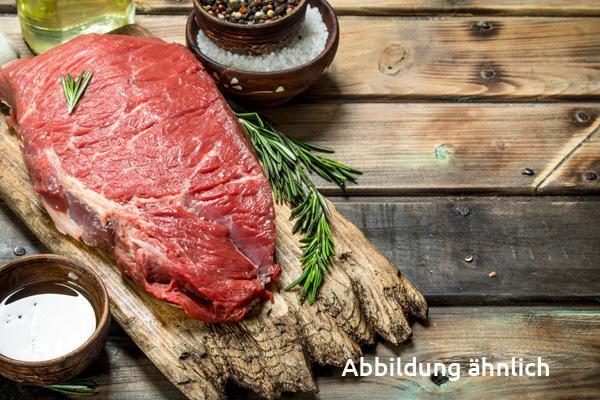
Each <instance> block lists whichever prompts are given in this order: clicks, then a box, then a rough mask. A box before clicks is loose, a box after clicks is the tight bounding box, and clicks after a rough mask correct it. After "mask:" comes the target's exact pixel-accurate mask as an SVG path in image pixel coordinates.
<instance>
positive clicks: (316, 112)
mask: <svg viewBox="0 0 600 400" xmlns="http://www.w3.org/2000/svg"><path fill="white" fill-rule="evenodd" d="M331 3H332V5H333V6H334V7H335V8H336V10H337V11H338V13H339V14H340V25H341V39H340V48H339V51H338V55H337V58H336V60H335V62H334V64H333V66H332V68H331V70H330V72H329V73H328V75H327V76H326V77H324V78H323V79H322V80H321V81H320V82H319V83H318V84H317V85H316V86H315V87H314V88H312V89H311V90H310V91H309V92H308V93H307V94H306V95H304V96H302V98H300V99H298V100H297V101H295V102H294V103H293V104H291V105H288V106H285V107H281V108H278V109H274V110H268V111H267V114H268V115H269V116H270V117H271V119H273V120H274V121H275V122H276V123H277V125H278V126H279V127H280V128H281V129H282V130H283V131H285V132H288V133H290V134H292V135H294V136H297V137H300V138H303V139H307V140H310V141H312V142H314V143H319V144H326V145H328V146H331V147H334V148H335V149H336V150H337V157H338V158H339V159H340V160H342V161H344V162H347V163H349V164H351V165H353V166H356V167H358V168H360V169H362V170H363V171H364V172H365V175H364V177H362V178H361V180H360V185H358V186H353V187H351V188H350V189H349V191H348V193H347V194H348V196H346V197H342V195H343V193H341V192H340V191H339V190H338V189H337V188H335V187H333V186H331V185H327V184H324V183H323V182H320V183H319V185H320V187H321V188H322V189H323V191H324V192H325V193H327V194H328V195H329V196H330V198H331V199H332V200H333V201H334V203H335V204H336V206H337V208H338V209H339V210H340V211H341V212H342V213H343V214H345V215H346V216H347V217H348V218H349V219H350V220H351V221H353V222H354V223H355V224H356V225H357V226H358V227H359V228H361V229H362V230H363V231H364V232H365V233H366V235H367V236H368V237H369V238H370V239H371V240H372V241H373V243H375V245H376V246H378V247H379V248H380V249H381V250H382V251H383V252H384V253H385V254H386V255H387V256H388V257H389V258H390V259H391V260H392V261H393V262H394V263H396V264H397V265H398V266H399V268H400V269H401V270H402V271H403V272H404V273H405V274H406V275H407V276H408V278H409V279H410V280H411V281H412V282H413V283H414V284H415V285H416V286H417V287H418V288H419V289H420V290H421V291H422V292H423V293H424V294H425V295H426V297H427V299H428V301H429V303H430V304H431V305H432V307H431V313H430V320H429V323H428V324H424V325H419V324H417V325H415V326H414V338H413V339H412V341H410V342H409V343H407V344H405V345H402V346H399V347H392V346H389V345H383V344H380V345H378V346H376V347H375V348H373V349H370V350H369V351H368V352H367V353H368V354H367V355H368V357H374V356H380V357H389V356H394V355H400V356H402V357H403V358H404V357H406V358H411V357H412V356H416V357H417V358H418V360H419V361H437V360H439V361H463V362H467V361H468V360H469V358H472V357H480V356H482V355H485V356H488V357H491V358H493V359H496V360H498V361H503V360H505V359H509V358H510V357H512V356H522V357H525V358H533V357H535V356H541V357H543V358H544V359H545V361H547V362H549V364H550V368H551V375H550V377H548V378H505V377H501V378H490V377H487V378H483V377H482V378H471V377H463V378H462V379H460V380H459V381H456V382H446V383H442V384H437V383H434V382H433V381H432V380H431V379H429V378H402V379H401V378H390V377H381V378H375V377H373V378H361V379H352V378H341V377H340V373H341V371H340V370H338V369H334V368H320V369H317V370H316V371H315V373H316V376H317V383H318V384H319V387H320V393H318V394H315V395H296V396H291V397H293V398H308V399H310V398H320V399H332V398H333V399H335V398H339V399H346V398H353V399H389V398H394V397H396V398H397V397H402V396H406V397H407V398H418V399H429V398H440V397H441V398H448V399H481V398H531V399H534V398H535V399H537V398H540V399H542V398H543V399H555V398H557V399H558V398H562V399H597V398H600V372H599V371H600V306H599V304H598V300H599V299H600V207H599V206H600V197H598V196H597V195H598V194H599V193H600V133H599V131H600V1H597V0H570V1H563V0H507V1H501V2H500V1H499V2H489V1H485V0H464V1H456V0H382V1H377V2H371V1H364V0H363V1H359V0H332V1H331ZM492 3H493V4H492ZM190 8H191V1H189V0H181V1H179V0H144V1H139V2H138V18H137V21H138V23H139V24H140V25H142V26H144V27H145V28H148V29H150V30H151V31H152V32H153V33H155V34H157V35H158V36H160V37H162V38H163V39H165V40H168V41H176V42H180V43H183V42H184V23H185V19H186V14H187V13H188V12H189V10H190ZM15 12H16V11H15V6H14V1H10V0H0V30H2V31H3V32H5V33H7V34H8V35H9V37H10V38H11V39H13V41H14V42H15V43H16V44H18V45H19V47H20V50H21V51H22V53H23V54H28V50H27V48H26V46H25V45H24V43H23V42H22V40H21V37H20V33H19V25H18V19H17V17H16V15H15ZM525 169H529V170H530V171H531V172H533V174H529V175H528V174H523V171H524V170H525ZM42 251H44V249H43V248H42V246H41V245H40V244H39V243H38V242H37V241H36V239H35V238H34V237H32V236H31V235H30V234H29V233H28V232H27V231H26V229H25V228H23V227H22V225H21V224H20V223H19V222H18V221H17V219H16V218H15V217H14V216H13V215H12V214H11V212H10V211H9V210H8V209H7V208H6V207H5V206H4V205H0V261H7V260H9V259H13V258H15V257H17V255H19V254H23V253H24V252H25V253H27V254H33V253H36V252H42ZM468 261H470V262H468ZM492 271H494V272H496V277H495V278H490V277H489V276H488V273H490V272H492ZM90 373H93V374H95V375H97V376H98V382H99V383H100V387H99V392H100V393H99V395H98V396H96V398H98V399H102V400H117V399H118V400H134V399H135V400H137V399H139V400H141V399H144V400H146V399H169V400H171V399H181V398H182V397H181V395H180V393H179V391H178V389H177V388H176V387H175V386H173V385H172V384H171V383H169V382H168V381H167V380H166V379H165V378H164V377H163V376H162V375H161V374H160V372H158V370H157V369H156V368H155V367H154V366H153V365H152V364H151V363H150V362H149V361H148V360H147V359H146V358H145V356H144V355H143V354H142V353H141V352H140V351H139V350H138V349H137V348H136V346H135V345H134V344H133V343H132V342H131V340H129V338H128V337H127V336H125V335H124V334H123V332H122V331H121V330H120V328H119V327H118V326H114V327H113V331H112V334H111V336H110V339H109V342H108V345H107V347H106V351H105V353H104V354H103V356H102V358H101V359H100V360H99V361H98V362H97V363H96V365H94V367H93V369H92V371H90ZM438 383H439V382H438ZM228 393H229V395H230V398H247V397H248V396H249V393H248V392H246V391H244V390H242V389H240V388H236V387H233V386H232V387H231V388H230V389H229V391H228ZM0 398H2V399H57V398H58V397H57V396H54V395H52V394H47V393H46V392H43V391H42V392H40V391H38V390H32V389H28V388H20V387H16V386H14V385H13V384H11V383H9V382H6V381H2V380H0Z"/></svg>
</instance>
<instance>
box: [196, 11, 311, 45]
mask: <svg viewBox="0 0 600 400" xmlns="http://www.w3.org/2000/svg"><path fill="white" fill-rule="evenodd" d="M194 11H195V19H196V23H197V24H198V26H199V27H200V28H201V29H202V30H203V31H204V34H205V35H206V36H208V37H209V38H210V39H211V40H212V41H213V42H215V43H216V44H217V45H218V46H220V47H222V48H224V49H227V50H229V51H232V52H234V53H240V54H255V55H256V54H264V53H270V52H272V51H275V50H277V49H280V48H282V47H284V46H285V45H287V44H288V43H289V42H290V40H292V38H293V37H294V35H295V34H296V32H298V29H300V26H301V25H302V22H304V16H305V15H306V0H301V2H300V3H299V4H298V6H297V7H296V9H295V10H294V12H293V13H291V14H288V15H286V16H284V17H283V18H280V19H278V20H275V21H273V22H270V23H261V24H253V25H244V24H236V23H233V22H229V21H225V20H220V19H218V18H216V17H215V16H213V15H210V14H209V13H208V12H207V11H206V10H205V9H204V8H202V6H201V5H200V0H194Z"/></svg>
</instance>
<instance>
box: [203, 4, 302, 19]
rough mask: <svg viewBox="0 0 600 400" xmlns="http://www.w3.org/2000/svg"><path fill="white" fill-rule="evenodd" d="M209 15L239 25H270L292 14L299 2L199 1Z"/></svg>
mask: <svg viewBox="0 0 600 400" xmlns="http://www.w3.org/2000/svg"><path fill="white" fill-rule="evenodd" d="M199 3H200V5H201V7H202V8H203V9H204V10H205V11H206V12H208V13H209V14H210V15H213V16H216V17H217V18H219V19H225V20H227V21H230V22H235V23H239V24H253V23H257V24H258V23H270V22H273V21H275V20H278V19H280V18H283V17H284V16H286V15H289V14H291V13H293V12H294V11H295V10H296V8H297V7H298V5H299V4H300V0H199Z"/></svg>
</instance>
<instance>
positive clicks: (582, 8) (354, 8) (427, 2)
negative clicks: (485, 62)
mask: <svg viewBox="0 0 600 400" xmlns="http://www.w3.org/2000/svg"><path fill="white" fill-rule="evenodd" d="M329 3H330V4H331V5H332V6H333V7H334V8H335V10H336V11H337V12H338V14H340V15H348V14H354V15H427V14H429V15H437V14H450V15H465V14H475V15H480V14H483V15H487V14H490V15H528V16H572V15H577V16H592V15H600V4H598V2H597V1H595V0H570V1H569V2H565V1H563V0H525V1H523V0H505V1H502V2H498V3H492V2H489V1H484V0H470V1H448V0H378V1H364V0H329ZM136 6H137V8H136V12H137V13H138V14H187V13H189V12H190V10H191V9H192V0H136ZM15 12H16V8H15V1H14V0H0V13H15Z"/></svg>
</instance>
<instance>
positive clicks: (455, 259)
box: [336, 196, 600, 305]
mask: <svg viewBox="0 0 600 400" xmlns="http://www.w3.org/2000/svg"><path fill="white" fill-rule="evenodd" d="M336 206H337V208H338V210H339V211H340V212H341V213H343V214H344V215H345V216H346V217H347V218H348V219H350V220H351V221H352V222H354V223H355V224H356V225H357V226H358V227H359V228H360V229H361V230H362V231H363V232H364V233H365V235H367V237H368V238H369V239H370V240H371V241H372V242H373V243H374V244H375V245H376V246H377V247H378V248H380V249H381V250H382V251H383V252H384V254H386V256H388V257H389V258H390V259H391V260H392V261H393V262H396V263H397V264H398V265H402V270H403V272H404V273H405V274H406V276H407V277H409V279H410V280H411V281H412V282H415V284H417V285H418V287H419V288H421V289H422V291H423V293H424V294H425V296H426V297H427V300H428V301H429V302H430V303H431V304H441V305H456V304H465V305H468V304H525V303H537V302H553V303H560V302H575V301H586V302H590V303H593V302H597V301H598V300H600V273H599V270H600V248H599V246H598V244H599V243H600V225H599V224H597V223H592V221H600V198H599V197H595V196H590V197H580V198H574V197H544V198H531V197H521V198H519V197H496V198H489V197H470V198H467V197H455V198H451V197H449V198H442V197H421V198H392V199H389V198H362V199H358V198H350V199H346V200H343V199H337V200H336ZM492 271H494V272H496V277H495V278H490V277H489V276H488V274H489V273H490V272H492Z"/></svg>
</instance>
